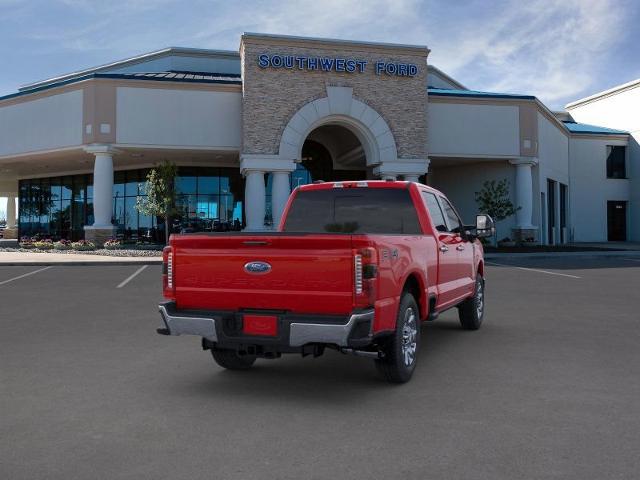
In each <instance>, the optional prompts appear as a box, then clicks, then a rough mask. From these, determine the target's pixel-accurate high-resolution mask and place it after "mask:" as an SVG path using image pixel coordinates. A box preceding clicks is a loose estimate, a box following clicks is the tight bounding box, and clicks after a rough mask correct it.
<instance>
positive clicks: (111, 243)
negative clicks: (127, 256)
mask: <svg viewBox="0 0 640 480" xmlns="http://www.w3.org/2000/svg"><path fill="white" fill-rule="evenodd" d="M104 248H105V250H120V249H121V248H124V247H123V245H122V242H121V241H120V240H118V239H117V238H110V239H109V240H107V241H106V242H104Z"/></svg>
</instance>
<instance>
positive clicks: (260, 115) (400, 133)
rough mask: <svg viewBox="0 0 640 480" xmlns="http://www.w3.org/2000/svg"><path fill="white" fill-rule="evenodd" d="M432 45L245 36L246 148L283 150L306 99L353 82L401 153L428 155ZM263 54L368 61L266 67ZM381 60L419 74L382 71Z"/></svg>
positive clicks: (355, 95) (418, 156) (409, 156)
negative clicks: (317, 67) (319, 67)
mask: <svg viewBox="0 0 640 480" xmlns="http://www.w3.org/2000/svg"><path fill="white" fill-rule="evenodd" d="M428 53H429V50H428V49H427V48H426V47H410V46H392V45H378V44H366V43H356V42H334V41H323V40H316V39H291V38H287V37H270V36H259V35H251V34H249V35H243V37H242V43H241V47H240V54H241V58H242V75H243V104H242V109H243V110H242V115H243V119H242V124H243V125H242V130H243V131H242V152H243V153H244V154H250V155H256V154H261V155H276V154H278V150H279V145H280V140H281V136H282V133H283V131H284V129H285V127H286V125H287V123H288V122H289V120H290V118H291V117H292V116H293V115H294V114H295V112H297V111H298V110H299V109H300V108H301V107H303V106H304V105H305V104H307V103H309V102H311V101H313V100H316V99H319V98H324V97H326V96H327V87H328V86H338V87H350V88H352V89H353V98H354V99H357V100H360V101H361V102H364V103H365V104H366V105H368V106H369V107H371V108H372V109H374V110H375V111H376V112H377V113H378V114H380V115H381V116H382V117H383V119H384V120H385V121H386V122H387V124H388V125H389V127H390V129H391V132H392V133H393V136H394V139H395V143H396V146H397V151H398V158H404V159H412V158H415V159H426V158H427V145H426V138H427V56H428ZM261 54H279V55H294V56H308V57H330V58H354V59H359V60H365V61H367V62H368V63H367V66H366V68H365V71H364V72H363V73H346V72H336V71H329V72H326V71H310V70H301V69H297V68H295V67H294V68H292V69H287V68H278V69H275V68H270V67H268V68H261V67H260V66H259V65H258V57H259V55H261ZM377 61H385V62H393V63H407V64H415V65H417V66H418V69H417V74H416V75H415V76H390V75H387V74H385V73H381V74H379V75H378V74H376V73H375V68H374V64H375V62H377Z"/></svg>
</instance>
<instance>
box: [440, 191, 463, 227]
mask: <svg viewBox="0 0 640 480" xmlns="http://www.w3.org/2000/svg"><path fill="white" fill-rule="evenodd" d="M437 197H438V202H439V203H440V208H441V209H442V213H443V214H444V220H445V222H447V228H448V229H449V230H448V231H447V233H451V234H453V235H460V236H463V235H464V222H463V221H462V218H461V217H460V214H459V213H458V212H457V210H456V208H455V207H454V206H453V204H452V203H451V202H450V201H449V200H448V199H447V198H445V197H444V196H442V195H437ZM445 202H446V203H447V204H448V205H449V206H450V207H451V211H452V212H453V214H454V215H455V216H456V218H457V219H458V223H459V224H460V230H459V231H458V232H456V231H455V229H453V228H451V225H449V215H447V214H446V209H445V208H444V205H445Z"/></svg>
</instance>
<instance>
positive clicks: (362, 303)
mask: <svg viewBox="0 0 640 480" xmlns="http://www.w3.org/2000/svg"><path fill="white" fill-rule="evenodd" d="M353 270H354V272H353V275H354V277H353V280H354V281H353V291H354V294H355V304H356V306H359V307H368V306H371V305H373V303H374V302H375V299H376V287H377V276H378V252H377V251H376V249H375V248H372V247H365V248H359V249H356V250H354V251H353Z"/></svg>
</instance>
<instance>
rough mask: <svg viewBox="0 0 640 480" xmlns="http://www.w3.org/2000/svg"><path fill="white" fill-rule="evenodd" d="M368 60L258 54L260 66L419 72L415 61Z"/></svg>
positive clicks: (396, 73)
mask: <svg viewBox="0 0 640 480" xmlns="http://www.w3.org/2000/svg"><path fill="white" fill-rule="evenodd" d="M368 63H369V62H367V61H366V60H357V59H354V58H334V57H299V56H296V55H278V54H273V55H270V54H266V53H263V54H262V55H259V56H258V66H259V67H260V68H275V69H280V68H285V69H289V70H307V71H319V72H343V73H364V72H365V71H367V68H372V69H373V71H374V72H375V74H376V75H383V74H384V75H390V76H397V77H414V76H416V75H417V74H418V66H417V65H415V64H413V63H395V62H383V61H376V62H373V66H372V67H369V65H368Z"/></svg>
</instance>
